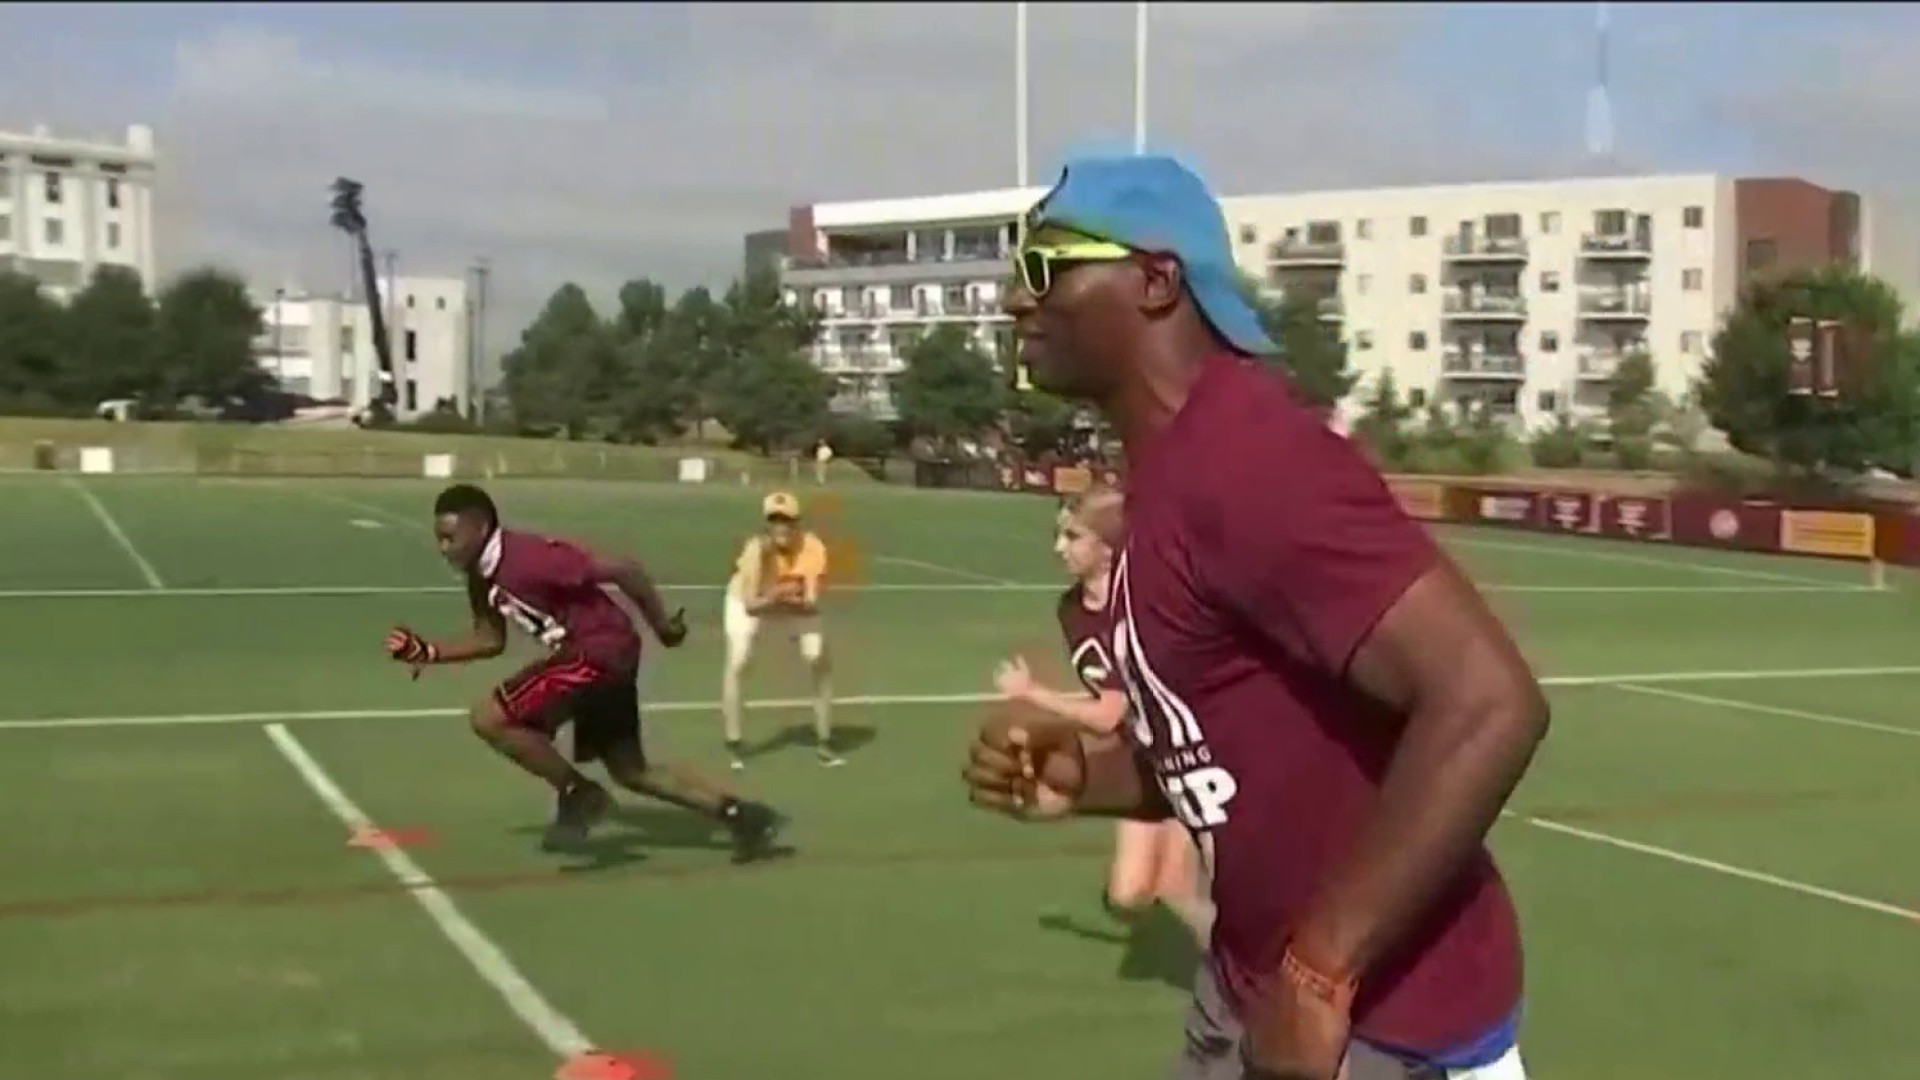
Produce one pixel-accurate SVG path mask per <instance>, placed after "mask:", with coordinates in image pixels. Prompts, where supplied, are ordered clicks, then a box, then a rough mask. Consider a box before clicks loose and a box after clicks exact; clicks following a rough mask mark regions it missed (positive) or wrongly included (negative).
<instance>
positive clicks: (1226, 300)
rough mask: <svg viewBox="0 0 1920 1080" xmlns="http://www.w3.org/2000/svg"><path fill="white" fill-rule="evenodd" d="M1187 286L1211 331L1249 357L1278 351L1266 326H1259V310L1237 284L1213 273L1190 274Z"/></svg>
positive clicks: (1268, 354) (1273, 353)
mask: <svg viewBox="0 0 1920 1080" xmlns="http://www.w3.org/2000/svg"><path fill="white" fill-rule="evenodd" d="M1187 288H1188V289H1189V290H1190V291H1192V293H1193V302H1194V303H1195V304H1196V305H1198V306H1199V308H1200V313H1201V314H1202V315H1205V316H1206V317H1207V322H1208V323H1210V324H1212V326H1213V329H1214V332H1215V333H1218V334H1219V335H1220V336H1221V337H1222V338H1224V339H1226V342H1227V344H1229V345H1231V346H1233V347H1234V349H1235V350H1237V351H1239V352H1243V353H1245V354H1247V355H1248V356H1272V355H1275V354H1276V353H1278V352H1279V351H1280V349H1279V346H1277V345H1275V344H1274V343H1273V339H1272V338H1269V337H1268V336H1267V330H1266V327H1264V326H1262V325H1260V313H1259V312H1257V311H1255V310H1254V308H1253V305H1252V304H1249V303H1248V302H1247V298H1246V297H1245V296H1243V295H1241V292H1240V288H1239V285H1238V283H1236V282H1231V281H1222V280H1220V278H1219V277H1218V275H1214V274H1201V275H1190V276H1189V277H1188V278H1187Z"/></svg>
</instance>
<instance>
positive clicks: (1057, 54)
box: [160, 4, 1501, 343]
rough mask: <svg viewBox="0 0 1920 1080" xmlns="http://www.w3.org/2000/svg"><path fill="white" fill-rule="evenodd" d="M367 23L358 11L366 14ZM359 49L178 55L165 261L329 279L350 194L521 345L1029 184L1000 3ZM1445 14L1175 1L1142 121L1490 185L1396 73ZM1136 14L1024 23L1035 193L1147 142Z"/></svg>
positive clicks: (476, 23)
mask: <svg viewBox="0 0 1920 1080" xmlns="http://www.w3.org/2000/svg"><path fill="white" fill-rule="evenodd" d="M363 10H364V9H363ZM382 10H383V11H384V12H385V14H383V15H382V16H381V17H380V18H379V19H370V20H369V23H368V25H367V26H366V27H365V31H366V33H367V36H368V38H369V39H370V41H369V42H367V43H359V44H356V43H355V42H354V40H353V39H352V38H351V37H350V36H343V35H339V34H334V35H329V34H328V33H326V32H325V31H324V30H322V29H317V28H315V29H308V28H303V29H302V30H301V32H300V33H299V34H297V35H296V34H294V33H293V32H291V31H290V30H289V29H287V28H286V27H285V26H284V25H283V26H281V27H279V28H268V27H267V26H266V25H264V24H261V23H248V22H246V21H244V19H242V18H236V19H235V20H234V21H229V22H225V23H222V24H216V25H213V26H212V27H210V28H208V29H207V30H206V31H205V32H203V33H200V34H197V35H195V36H193V37H191V38H189V39H187V40H184V41H181V42H179V43H178V46H177V48H176V50H175V62H174V67H173V73H172V78H171V85H170V89H169V97H168V103H167V108H166V111H165V115H164V116H163V117H162V118H161V121H162V122H161V124H160V128H161V132H160V135H161V140H162V151H163V153H164V154H165V163H166V164H165V168H166V176H167V180H166V189H167V195H168V198H167V199H166V205H165V207H164V222H165V226H166V227H165V230H164V236H165V239H166V241H167V244H168V247H167V249H166V254H167V255H168V256H169V258H168V260H167V261H168V262H170V263H172V264H173V265H176V266H177V265H181V264H183V263H186V262H189V261H194V260H200V259H217V260H220V261H224V262H230V263H233V264H235V265H237V266H239V267H241V268H242V269H244V270H246V271H247V272H249V273H250V274H253V275H256V276H259V277H264V278H267V279H270V280H272V279H278V278H280V277H282V276H283V275H288V274H291V275H293V276H294V277H296V278H298V279H299V280H302V281H304V282H306V283H310V284H332V283H337V282H338V281H339V280H340V279H341V277H342V276H343V274H344V271H345V268H346V266H347V256H346V253H345V248H344V245H343V241H342V240H341V239H340V238H339V237H338V236H337V234H333V233H330V232H329V230H328V229H327V227H326V211H325V199H326V195H325V189H326V186H327V184H328V183H329V182H331V181H332V179H333V178H334V177H335V176H338V175H349V176H353V177H354V178H356V179H358V180H361V181H363V182H364V183H365V184H366V185H367V206H368V211H369V216H370V217H371V218H372V223H373V230H374V234H375V242H376V244H377V245H379V246H381V247H392V248H395V249H397V250H398V251H399V252H400V257H401V263H402V272H403V273H404V272H408V270H409V269H411V270H412V271H415V272H421V273H426V272H436V271H438V272H450V273H458V272H459V271H460V270H461V268H462V267H464V266H465V265H466V264H467V263H468V262H469V261H470V260H471V259H472V258H473V257H474V256H476V255H482V254H484V255H488V256H490V257H491V259H492V261H493V265H494V267H495V274H494V278H493V280H494V282H495V297H496V299H497V300H498V302H499V304H500V307H501V310H500V312H499V317H498V318H497V319H496V320H494V325H493V327H492V329H491V330H490V335H489V336H490V339H491V340H492V341H493V342H496V343H504V342H507V341H509V340H511V338H512V337H513V335H514V334H516V333H517V331H518V328H519V326H520V325H521V324H522V323H523V322H524V320H525V319H526V318H527V317H529V316H530V315H531V313H532V312H533V311H534V310H535V309H536V308H537V305H538V303H539V302H540V301H541V300H542V299H544V297H545V296H546V295H547V293H549V292H550V291H551V290H552V289H553V288H554V287H556V286H557V285H558V284H559V283H560V282H561V281H563V280H567V279H573V280H577V281H579V282H581V283H582V284H585V285H587V286H588V287H589V288H590V289H592V290H593V291H594V292H595V294H596V295H597V296H601V297H606V296H609V295H610V294H611V290H612V289H613V287H615V286H617V285H618V283H619V282H620V281H622V280H624V279H626V278H628V277H632V276H637V275H642V274H648V275H652V276H654V277H656V278H659V279H662V280H664V281H666V282H668V283H669V284H671V285H674V286H683V285H686V284H690V283H694V282H699V281H724V280H725V279H726V278H727V277H728V276H730V275H731V274H732V273H733V272H735V271H736V270H737V268H738V265H739V259H740V245H741V237H742V235H743V234H744V233H746V232H747V231H750V230H753V229H760V228H777V227H781V226H783V225H784V224H785V218H786V212H787V209H788V207H789V206H791V205H794V204H796V203H804V202H810V201H825V200H833V199H844V198H860V197H877V196H886V195H903V194H917V193H933V192H942V191H956V190H967V189H971V188H977V187H984V186H1003V185H1006V184H1010V183H1011V182H1012V181H1013V179H1014V176H1013V160H1014V151H1013V135H1012V110H1013V89H1012V73H1013V45H1012V39H1013V32H1012V25H1013V24H1012V14H1011V11H1012V9H1011V7H1010V5H1004V4H979V5H965V4H951V5H884V4H873V5H868V4H841V5H765V6H761V5H755V6H732V5H690V6H686V7H672V6H661V5H642V6H627V5H605V6H578V7H574V6H568V7H554V8H526V7H512V6H490V5H489V6H476V7H472V8H468V9H466V10H464V11H461V10H458V9H455V8H453V7H451V6H441V5H434V6H432V7H431V8H424V7H423V8H410V7H400V8H393V9H382ZM1430 19H1431V16H1430V15H1428V14H1427V13H1426V10H1425V9H1419V8H1412V9H1407V8H1401V9H1389V8H1385V7H1376V6H1371V5H1298V4H1273V5H1234V4H1161V5H1156V7H1155V9H1154V15H1153V20H1154V21H1153V29H1152V36H1151V39H1150V40H1151V77H1150V88H1151V90H1152V101H1151V109H1152V113H1151V119H1152V124H1153V128H1154V133H1155V141H1156V142H1165V143H1167V144H1169V145H1171V146H1172V147H1173V148H1176V149H1179V150H1181V151H1182V152H1185V153H1188V154H1189V155H1190V156H1191V157H1193V158H1194V159H1196V160H1197V161H1199V162H1200V163H1201V165H1202V166H1203V167H1205V168H1207V169H1209V170H1210V171H1211V172H1212V174H1213V176H1212V178H1213V179H1214V181H1215V183H1216V184H1217V186H1219V187H1220V188H1221V189H1223V190H1233V191H1238V190H1248V189H1251V188H1253V187H1255V186H1256V185H1257V186H1258V187H1261V188H1275V187H1300V186H1311V185H1322V184H1335V183H1347V182H1364V181H1396V180H1408V179H1419V178H1423V177H1436V176H1447V175H1459V174H1462V173H1473V174H1478V175H1487V174H1489V173H1492V172H1498V171H1500V162H1501V159H1500V158H1499V157H1498V156H1496V155H1494V154H1493V150H1494V147H1495V142H1496V141H1495V140H1481V139H1479V138H1478V137H1477V136H1475V134H1474V133H1473V132H1472V130H1471V125H1470V124H1467V123H1464V122H1462V120H1461V114H1460V113H1459V112H1458V111H1457V110H1456V109H1454V108H1453V106H1454V105H1455V104H1456V103H1450V102H1448V101H1447V100H1445V99H1444V98H1443V97H1441V96H1438V95H1435V94H1434V93H1432V91H1431V89H1430V88H1422V87H1418V86H1413V85H1408V84H1406V83H1405V82H1403V81H1402V79H1401V78H1400V76H1399V68H1400V63H1399V61H1400V59H1401V57H1402V56H1403V55H1404V52H1405V50H1406V47H1407V46H1408V44H1409V42H1411V41H1412V40H1413V39H1414V38H1415V37H1416V36H1417V35H1418V33H1419V32H1420V31H1421V29H1422V28H1423V27H1424V26H1426V25H1427V24H1428V22H1429V21H1430ZM1132 30H1133V13H1132V5H1131V4H1088V5H1072V6H1062V5H1044V4H1036V5H1033V7H1032V9H1031V24H1030V48H1031V58H1032V62H1031V67H1030V70H1031V72H1032V84H1031V91H1032V93H1031V102H1032V109H1031V114H1030V115H1031V117H1032V146H1033V162H1034V172H1035V176H1034V179H1035V180H1036V181H1039V180H1043V179H1044V178H1045V174H1046V173H1047V172H1048V171H1049V169H1050V167H1051V166H1052V165H1053V164H1056V163H1057V162H1058V160H1059V159H1060V158H1061V156H1063V154H1064V153H1065V152H1067V151H1068V150H1070V149H1073V148H1075V147H1077V146H1082V145H1086V144H1088V143H1089V142H1092V141H1095V140H1105V141H1107V142H1112V141H1115V140H1124V139H1125V138H1126V137H1127V135H1128V132H1129V131H1130V128H1131V119H1130V112H1131V102H1132V89H1131V82H1132V70H1131V68H1132V55H1133V50H1132Z"/></svg>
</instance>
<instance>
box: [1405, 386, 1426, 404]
mask: <svg viewBox="0 0 1920 1080" xmlns="http://www.w3.org/2000/svg"><path fill="white" fill-rule="evenodd" d="M1407 407H1408V408H1412V409H1424V408H1426V407H1427V389H1426V387H1424V386H1416V387H1414V388H1413V389H1411V390H1409V391H1407Z"/></svg>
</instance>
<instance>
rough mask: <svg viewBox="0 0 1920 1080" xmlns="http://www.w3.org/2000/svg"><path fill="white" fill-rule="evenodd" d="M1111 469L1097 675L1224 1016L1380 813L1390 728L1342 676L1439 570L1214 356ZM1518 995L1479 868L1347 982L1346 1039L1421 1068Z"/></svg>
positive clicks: (1254, 387)
mask: <svg viewBox="0 0 1920 1080" xmlns="http://www.w3.org/2000/svg"><path fill="white" fill-rule="evenodd" d="M1128 452H1129V481H1128V490H1127V526H1128V536H1127V543H1126V547H1125V550H1124V552H1123V553H1122V554H1121V556H1120V558H1119V560H1118V562H1117V564H1116V567H1115V570H1114V586H1113V596H1112V600H1111V602H1110V604H1109V608H1110V620H1109V623H1110V626H1111V632H1112V634H1113V656H1114V659H1115V660H1116V661H1118V664H1119V668H1120V671H1121V673H1122V675H1123V677H1124V678H1123V681H1124V683H1125V685H1126V689H1127V693H1128V696H1129V698H1130V699H1131V702H1132V705H1133V710H1134V713H1135V715H1136V717H1137V718H1138V720H1137V721H1136V723H1135V724H1133V725H1129V727H1130V729H1131V731H1132V732H1133V739H1134V741H1135V744H1136V748H1137V750H1138V752H1139V753H1140V754H1141V755H1142V756H1143V757H1144V758H1145V759H1146V760H1147V761H1148V762H1150V763H1151V765H1152V767H1153V769H1154V772H1155V774H1156V775H1157V777H1158V778H1159V780H1160V783H1161V786H1162V788H1163V789H1164V790H1165V792H1166V795H1167V800H1168V802H1169V803H1170V804H1171V805H1172V806H1173V808H1174V810H1175V812H1176V813H1177V814H1178V815H1179V817H1180V819H1181V820H1182V821H1183V822H1185V823H1186V825H1187V826H1188V827H1189V828H1190V829H1192V830H1193V831H1194V833H1195V835H1196V838H1197V839H1198V840H1199V842H1200V845H1201V849H1202V851H1203V852H1205V853H1206V856H1207V859H1208V862H1209V864H1210V866H1211V869H1212V874H1213V896H1214V901H1215V903H1216V904H1217V905H1218V911H1219V914H1218V918H1217V921H1216V923H1215V926H1214V933H1213V953H1214V957H1215V961H1214V962H1215V963H1216V964H1217V965H1218V967H1219V973H1220V976H1221V983H1222V985H1223V987H1225V989H1226V990H1227V993H1228V996H1229V998H1230V999H1232V1000H1234V1001H1235V1002H1236V1003H1237V1002H1240V1001H1244V1000H1246V998H1247V995H1248V993H1249V991H1250V990H1251V989H1252V987H1253V986H1254V985H1255V983H1256V982H1257V981H1258V980H1261V979H1264V978H1266V977H1267V976H1268V975H1270V974H1271V973H1272V972H1274V971H1276V970H1278V967H1279V960H1280V952H1281V950H1282V948H1283V946H1284V944H1285V937H1286V935H1287V933H1288V931H1289V930H1290V929H1291V928H1292V926H1293V925H1294V924H1295V923H1296V921H1297V920H1299V919H1300V918H1301V917H1302V916H1303V915H1304V914H1305V913H1306V911H1307V908H1308V905H1309V904H1310V903H1311V902H1312V900H1313V898H1314V895H1315V892H1316V890H1317V888H1318V887H1319V886H1320V884H1321V883H1322V881H1323V879H1324V878H1325V877H1326V875H1327V874H1328V873H1329V871H1330V870H1331V869H1332V867H1333V866H1334V865H1335V864H1336V863H1337V862H1338V861H1339V860H1341V859H1343V858H1344V857H1346V855H1347V854H1348V852H1349V851H1351V850H1352V848H1353V846H1354V842H1355V839H1356V837H1357V835H1358V833H1359V830H1360V828H1361V826H1362V824H1363V823H1364V822H1365V820H1366V819H1367V817H1368V815H1369V813H1370V812H1371V810H1372V809H1373V807H1374V804H1375V802H1376V800H1377V798H1378V796H1379V792H1380V786H1381V780H1382V777H1383V775H1384V773H1385V771H1386V767H1387V763H1388V760H1389V758H1390V757H1391V755H1392V753H1393V749H1394V744H1395V741H1396V739H1397V732H1398V730H1399V727H1400V725H1399V723H1398V718H1397V717H1392V716H1386V715H1381V712H1380V706H1378V705H1377V704H1375V703H1373V702H1372V701H1371V700H1370V699H1367V698H1365V697H1363V696H1362V695H1360V694H1359V693H1358V692H1357V691H1355V690H1353V689H1352V688H1351V687H1350V686H1349V685H1348V684H1347V683H1346V682H1345V680H1344V677H1343V676H1344V672H1345V669H1346V666H1347V663H1348V661H1349V660H1350V659H1351V657H1352V656H1353V654H1354V652H1355V650H1356V649H1358V648H1359V646H1360V645H1361V644H1362V643H1363V642H1364V641H1365V639H1366V637H1367V634H1368V633H1369V632H1370V631H1371V630H1372V629H1373V626H1374V624H1375V623H1376V622H1378V621H1379V619H1380V618H1381V617H1382V616H1383V615H1385V614H1386V612H1387V610H1388V609H1389V608H1390V607H1392V606H1393V604H1394V603H1395V602H1396V601H1397V600H1399V598H1400V596H1401V595H1402V594H1403V593H1404V592H1405V591H1406V589H1407V588H1408V587H1409V586H1410V585H1412V584H1413V583H1414V581H1416V580H1417V579H1418V578H1419V577H1421V576H1422V575H1423V574H1425V573H1426V572H1427V571H1428V570H1429V569H1430V568H1432V567H1433V566H1434V565H1435V563H1436V560H1437V559H1438V558H1439V555H1438V552H1437V549H1436V548H1435V547H1434V545H1433V543H1432V541H1431V540H1430V539H1429V538H1428V537H1427V535H1426V533H1425V532H1424V531H1422V530H1421V528H1420V527H1419V526H1418V525H1417V524H1415V523H1414V522H1413V521H1412V520H1411V519H1409V518H1408V517H1407V516H1406V515H1405V514H1404V513H1402V512H1401V510H1400V508H1399V506H1398V504H1397V503H1396V502H1395V501H1394V499H1393V497H1392V495H1391V494H1390V493H1389V492H1388V490H1387V488H1386V485H1385V483H1384V482H1383V481H1382V480H1381V478H1380V475H1379V474H1378V473H1377V472H1375V471H1374V470H1373V468H1372V467H1371V466H1369V465H1368V464H1366V462H1365V461H1364V460H1363V459H1362V458H1361V457H1360V455H1359V453H1358V452H1357V451H1356V449H1355V448H1353V447H1352V446H1350V445H1349V444H1348V443H1347V441H1346V440H1345V439H1344V438H1342V437H1341V436H1339V435H1337V434H1335V433H1334V432H1332V431H1330V430H1328V428H1327V426H1326V425H1325V424H1324V423H1323V422H1321V420H1320V419H1319V418H1318V417H1317V416H1315V415H1314V414H1313V413H1312V412H1310V411H1309V410H1307V409H1306V408H1305V407H1303V406H1301V405H1300V404H1298V403H1297V402H1296V401H1295V400H1294V399H1293V397H1292V396H1291V394H1290V392H1289V390H1288V386H1287V384H1286V383H1285V382H1284V381H1283V380H1282V379H1280V378H1277V377H1275V376H1272V375H1270V374H1267V373H1265V372H1262V371H1260V370H1258V369H1256V368H1254V367H1252V366H1251V365H1249V364H1247V363H1244V362H1242V361H1240V360H1237V359H1234V358H1231V357H1220V358H1217V359H1215V360H1212V361H1209V363H1208V366H1207V368H1206V370H1205V371H1204V373H1203V374H1202V376H1201V378H1200V380H1199V382H1198V383H1197V384H1196V385H1195V386H1194V387H1193V390H1192V393H1191V396H1189V398H1188V399H1187V403H1186V405H1185V407H1183V408H1182V409H1181V411H1180V412H1179V414H1178V415H1177V416H1175V418H1174V419H1173V420H1172V422H1171V423H1170V424H1169V425H1168V426H1167V427H1166V428H1165V429H1163V430H1162V431H1160V432H1158V433H1156V434H1155V435H1154V436H1152V437H1151V438H1150V439H1148V440H1147V441H1146V443H1145V444H1144V445H1140V446H1133V447H1129V451H1128ZM1256 466H1257V467H1258V468H1259V469H1261V470H1266V471H1265V472H1263V473H1262V474H1261V475H1262V479H1260V480H1257V481H1254V482H1252V483H1249V482H1248V479H1247V477H1248V469H1249V468H1253V467H1256ZM1519 995H1520V939H1519V927H1518V923H1517V919H1516V917H1515V914H1514V910H1513V906H1512V902H1511V900H1510V899H1509V897H1508V895H1507V891H1506V887H1505V885H1504V884H1503V883H1502V881H1501V879H1500V875H1499V872H1498V871H1497V870H1496V869H1495V868H1494V864H1493V859H1492V857H1491V856H1490V855H1489V854H1488V853H1487V852H1486V851H1485V849H1484V848H1483V849H1482V850H1481V851H1479V852H1477V853H1476V854H1475V855H1474V856H1473V857H1472V859H1471V860H1470V861H1469V863H1468V865H1467V866H1466V867H1465V868H1464V869H1463V870H1462V872H1461V874H1460V877H1459V879H1458V881H1457V882H1456V883H1455V884H1454V885H1453V886H1452V887H1451V888H1450V889H1449V890H1448V892H1447V894H1446V895H1445V896H1444V897H1442V898H1441V899H1440V900H1439V901H1438V902H1437V903H1435V905H1434V906H1433V908H1432V910H1431V911H1430V912H1429V913H1428V914H1427V916H1426V917H1425V919H1424V920H1423V922H1422V924H1421V925H1420V926H1418V927H1417V928H1416V929H1415V930H1413V932H1412V933H1411V935H1410V936H1409V938H1408V940H1406V941H1404V942H1403V943H1401V945H1400V947H1399V949H1398V950H1397V952H1395V953H1394V954H1393V955H1390V956H1387V957H1385V958H1383V960H1382V962H1381V963H1380V964H1378V965H1377V966H1376V967H1375V968H1374V969H1373V970H1371V971H1368V972H1366V973H1365V974H1364V976H1363V977H1362V979H1361V983H1360V993H1359V996H1358V998H1357V1000H1356V1001H1355V1002H1354V1013H1353V1017H1354V1029H1355V1033H1356V1034H1357V1035H1359V1036H1361V1037H1362V1038H1365V1039H1368V1040H1370V1041H1376V1042H1379V1043H1382V1044H1385V1045H1388V1046H1391V1047H1396V1048H1401V1049H1405V1050H1409V1051H1414V1052H1426V1053H1438V1052H1441V1051H1444V1050H1446V1049H1448V1048H1451V1047H1455V1046H1458V1045H1460V1044H1462V1043H1465V1042H1468V1041H1471V1040H1474V1039H1476V1038H1479V1037H1481V1036H1483V1035H1485V1034H1486V1033H1487V1032H1488V1031H1489V1030H1491V1029H1494V1028H1496V1027H1498V1026H1499V1025H1501V1024H1502V1023H1503V1022H1506V1021H1508V1020H1509V1019H1510V1017H1511V1016H1512V1015H1513V1013H1514V1011H1515V1010H1516V1008H1517V1006H1518V1003H1519ZM1236 1007H1237V1006H1236Z"/></svg>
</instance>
